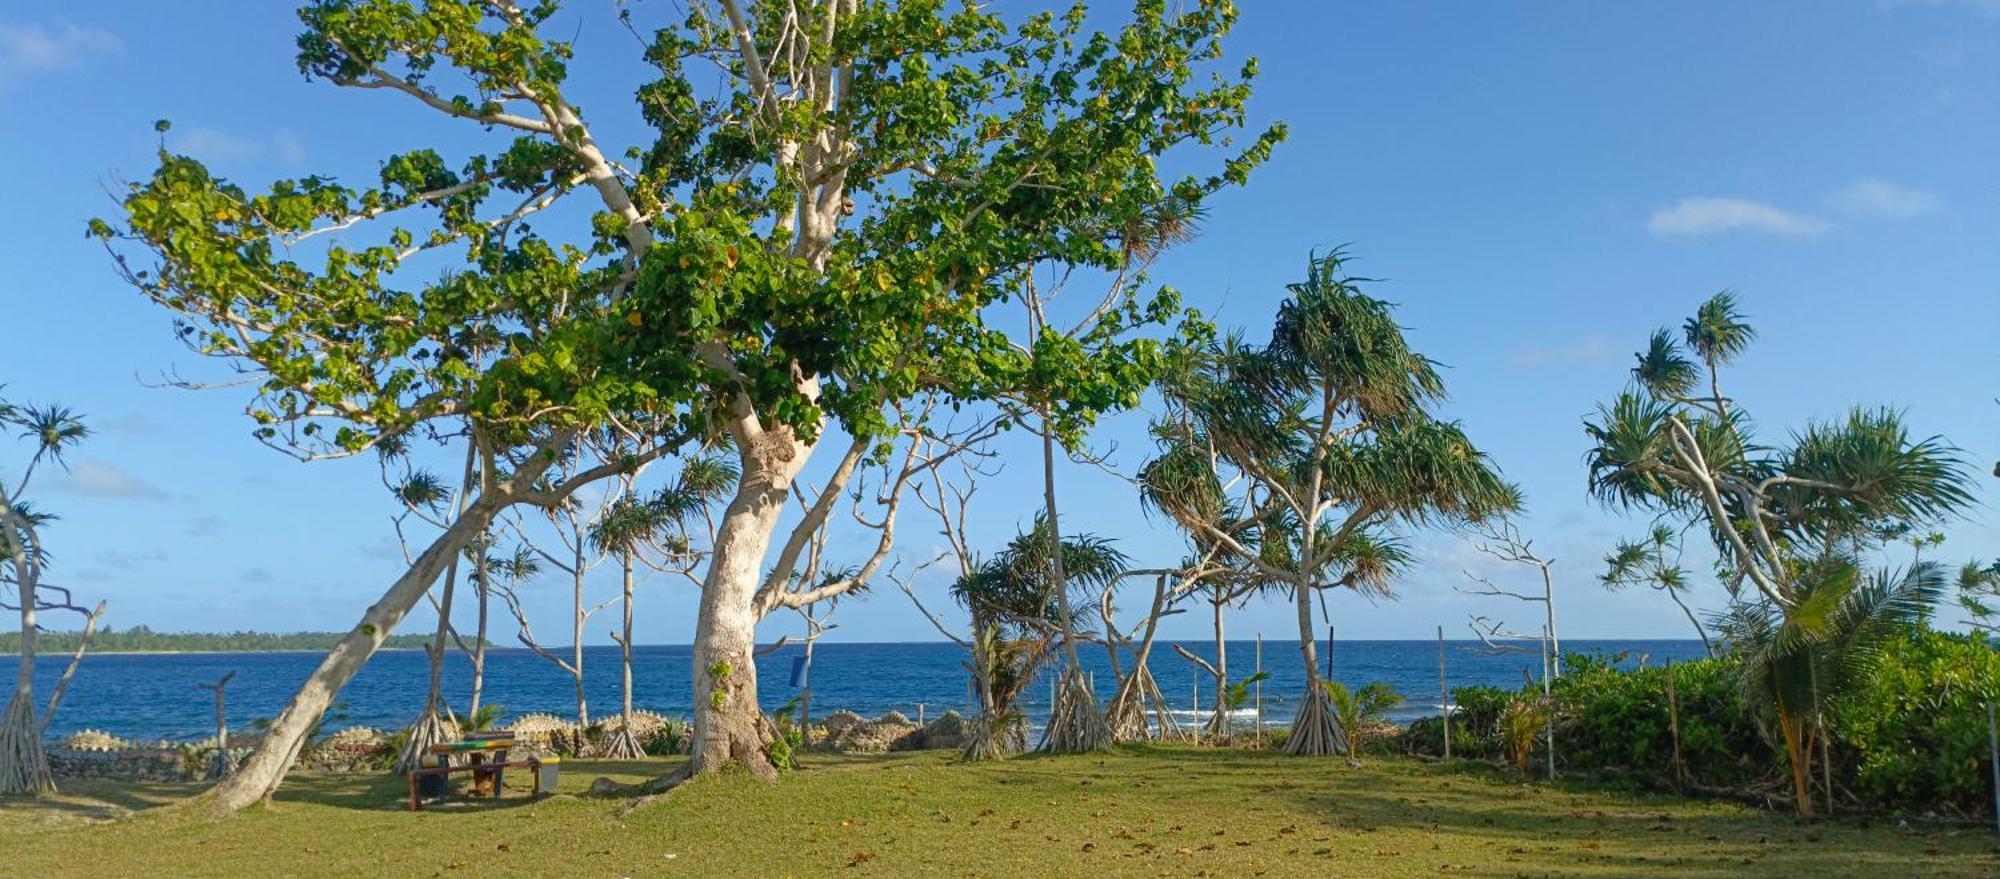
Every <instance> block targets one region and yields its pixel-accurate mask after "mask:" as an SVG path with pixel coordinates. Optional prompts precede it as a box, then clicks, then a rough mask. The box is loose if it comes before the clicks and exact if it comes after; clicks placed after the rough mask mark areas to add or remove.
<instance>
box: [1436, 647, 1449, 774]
mask: <svg viewBox="0 0 2000 879" xmlns="http://www.w3.org/2000/svg"><path fill="white" fill-rule="evenodd" d="M1438 693H1439V694H1440V697H1439V700H1438V704H1440V705H1442V706H1444V758H1445V759H1446V760H1450V759H1451V687H1450V686H1449V685H1447V684H1446V683H1445V677H1444V627H1443V626H1439V627H1438Z"/></svg>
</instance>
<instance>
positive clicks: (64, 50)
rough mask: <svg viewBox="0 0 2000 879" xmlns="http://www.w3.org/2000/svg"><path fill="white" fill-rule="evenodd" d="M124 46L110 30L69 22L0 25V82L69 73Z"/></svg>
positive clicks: (1, 23) (0, 23)
mask: <svg viewBox="0 0 2000 879" xmlns="http://www.w3.org/2000/svg"><path fill="white" fill-rule="evenodd" d="M124 47H125V44H124V42H123V41H121V40H119V39H118V37H117V35H116V34H113V33H111V32H110V31H103V30H98V29H96V28H88V27H78V26H77V25H75V24H71V23H69V22H62V23H60V24H58V25H56V26H54V27H42V26H39V25H12V24H7V23H4V22H0V82H4V81H6V80H8V79H13V78H16V77H28V76H33V75H35V74H39V73H52V72H55V71H59V70H69V69H72V68H75V67H77V66H79V65H81V64H83V63H84V62H85V61H86V60H88V59H89V58H91V57H93V56H98V55H112V54H116V53H118V52H119V51H121V50H123V49H124Z"/></svg>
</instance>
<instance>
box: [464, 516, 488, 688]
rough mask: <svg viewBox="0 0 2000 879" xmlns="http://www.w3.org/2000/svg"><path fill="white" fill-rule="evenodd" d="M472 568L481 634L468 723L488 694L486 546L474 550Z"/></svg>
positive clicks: (474, 656) (474, 655) (475, 644)
mask: <svg viewBox="0 0 2000 879" xmlns="http://www.w3.org/2000/svg"><path fill="white" fill-rule="evenodd" d="M472 570H473V571H475V572H476V573H477V575H478V579H475V580H473V581H472V586H473V591H475V592H477V593H478V594H479V634H478V635H476V636H475V637H474V638H473V639H472V704H471V705H470V706H468V707H467V708H466V713H465V719H466V721H467V722H468V723H470V722H472V719H473V718H475V717H478V716H479V702H480V699H481V698H483V697H484V696H485V695H486V612H487V602H488V599H490V598H491V597H492V594H493V584H492V582H491V580H492V577H493V572H492V571H491V570H488V569H487V558H486V548H485V547H484V546H481V547H480V548H479V549H476V550H474V551H473V554H472Z"/></svg>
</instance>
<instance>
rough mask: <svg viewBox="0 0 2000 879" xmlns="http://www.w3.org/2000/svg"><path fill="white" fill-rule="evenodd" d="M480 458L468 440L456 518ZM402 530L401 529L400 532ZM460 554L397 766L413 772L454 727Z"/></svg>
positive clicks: (451, 567)
mask: <svg viewBox="0 0 2000 879" xmlns="http://www.w3.org/2000/svg"><path fill="white" fill-rule="evenodd" d="M478 460H479V446H478V443H477V442H473V441H468V442H467V443H466V447H465V472H464V474H463V476H461V477H460V479H459V491H458V496H457V497H454V498H452V517H453V518H454V519H456V518H458V517H460V516H462V515H464V513H465V504H466V498H467V497H469V496H470V495H471V494H472V488H473V473H474V470H473V468H474V466H475V465H476V464H477V462H478ZM400 532H401V529H400V528H398V533H400ZM459 557H460V553H458V552H453V553H452V554H451V561H450V562H449V563H447V565H446V566H445V572H444V586H443V587H442V588H441V589H439V594H438V598H437V601H436V602H435V608H436V610H437V632H436V633H435V634H434V635H433V636H432V637H431V643H430V644H429V645H428V646H426V647H425V648H424V652H425V654H426V658H427V659H428V660H429V661H430V680H429V683H428V687H427V688H426V689H425V690H424V707H423V710H422V711H419V712H418V713H417V719H416V720H415V721H414V722H412V723H411V724H410V734H409V736H408V737H406V738H405V739H404V740H403V748H402V750H401V751H400V752H398V753H397V754H396V762H395V764H394V769H395V771H397V772H409V771H410V770H412V769H416V768H417V767H418V766H419V765H421V763H422V760H423V755H424V752H425V751H427V750H429V748H430V746H432V745H435V744H438V743H440V742H443V741H446V740H447V739H449V738H450V737H451V734H452V729H450V728H447V727H446V726H445V723H444V717H443V714H449V713H450V710H451V709H450V708H448V707H446V706H445V705H444V656H445V650H446V649H447V648H448V645H449V641H450V639H451V638H452V630H451V609H452V606H453V604H454V603H455V599H456V597H457V596H456V592H457V585H458V562H459Z"/></svg>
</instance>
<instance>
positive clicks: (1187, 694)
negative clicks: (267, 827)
mask: <svg viewBox="0 0 2000 879" xmlns="http://www.w3.org/2000/svg"><path fill="white" fill-rule="evenodd" d="M1179 643H1180V644H1181V645H1182V646H1184V647H1186V648H1187V649H1188V650H1189V652H1192V653H1195V654H1196V655H1199V656H1202V657H1204V658H1211V659H1212V657H1213V655H1214V642H1213V641H1182V642H1179ZM1320 647H1321V649H1322V650H1324V649H1325V644H1324V642H1322V643H1321V645H1320ZM1528 648H1529V651H1530V652H1526V653H1508V654H1500V655H1496V654H1494V653H1493V652H1491V651H1490V650H1489V649H1488V648H1487V647H1486V646H1485V645H1483V644H1480V643H1479V642H1477V641H1447V642H1445V651H1444V652H1445V666H1446V674H1447V675H1448V678H1449V682H1450V685H1451V686H1453V687H1458V686H1465V685H1471V684H1486V685H1492V686H1499V687H1507V688H1517V687H1519V686H1521V685H1522V683H1523V681H1524V680H1526V678H1525V677H1524V675H1526V674H1529V673H1532V674H1534V675H1536V676H1539V675H1540V673H1541V660H1540V657H1539V656H1538V655H1537V654H1536V653H1534V652H1532V651H1533V645H1532V644H1530V645H1528ZM1256 649H1257V645H1256V643H1255V642H1253V641H1230V642H1229V671H1230V675H1231V677H1232V679H1240V678H1243V677H1245V676H1248V675H1249V674H1250V673H1251V672H1252V671H1253V670H1254V669H1255V668H1256ZM1081 650H1082V658H1083V663H1084V665H1085V667H1086V669H1088V670H1089V671H1090V673H1091V677H1092V680H1093V683H1094V685H1095V687H1096V689H1097V691H1098V694H1099V697H1100V698H1108V697H1109V696H1110V694H1111V692H1112V690H1113V689H1114V687H1115V686H1116V682H1115V681H1114V680H1112V677H1111V673H1110V670H1109V669H1110V666H1109V664H1108V662H1107V660H1106V657H1105V651H1104V649H1103V647H1102V646H1099V645H1083V646H1082V647H1081ZM1563 650H1564V652H1565V653H1568V654H1575V653H1585V654H1600V655H1605V656H1609V657H1612V658H1614V659H1616V660H1617V661H1619V662H1622V663H1626V664H1638V663H1642V662H1643V663H1661V662H1668V661H1680V660H1684V659H1693V658H1697V657H1699V656H1701V655H1702V647H1701V643H1700V642H1698V641H1588V640H1576V641H1565V642H1564V643H1563ZM802 651H803V647H802V646H800V645H797V644H788V645H786V646H784V647H782V648H780V649H779V650H777V651H775V652H772V653H769V654H766V655H764V656H762V657H759V658H758V660H757V679H758V694H759V697H760V698H761V700H762V701H763V703H764V706H765V708H766V709H773V708H777V707H779V706H781V705H783V704H784V703H785V702H787V701H788V700H790V699H791V698H792V697H793V696H795V695H797V691H796V690H795V689H793V688H792V687H791V686H790V685H789V681H790V676H791V672H792V667H793V661H794V658H795V657H797V656H799V655H801V653H802ZM690 653H691V651H690V648H689V647H687V646H685V645H664V646H642V647H638V648H636V649H635V650H634V651H633V670H632V673H633V688H634V691H635V694H634V702H635V704H636V705H637V706H638V707H640V708H645V709H649V710H652V711H657V712H660V713H662V714H667V715H670V716H675V715H679V716H685V715H686V714H687V713H688V711H689V708H690V706H691V704H692V698H693V694H692V693H691V692H690V690H691V687H690V684H689V655H690ZM321 656H322V654H320V653H317V652H287V653H169V654H96V655H89V656H86V657H84V660H83V664H82V666H81V667H80V668H79V669H78V670H77V674H76V678H75V679H74V680H73V681H71V682H70V686H69V690H68V692H67V693H66V694H65V695H64V697H63V702H62V706H61V708H60V709H59V710H58V711H57V713H56V718H55V721H54V723H53V724H52V725H51V726H50V735H51V736H56V737H59V736H62V735H65V734H67V733H69V732H73V731H75V730H78V729H85V728H89V729H100V730H104V731H106V732H109V733H111V734H113V735H117V736H120V737H124V738H143V739H149V740H150V739H160V738H164V739H169V740H185V739H195V738H200V737H204V736H207V735H209V734H211V733H212V732H213V731H214V725H215V703H214V701H213V699H212V698H211V696H210V694H209V693H208V692H207V691H205V690H202V689H199V685H200V684H204V683H209V682H212V681H214V680H215V679H216V678H219V677H221V676H222V675H224V674H227V673H229V672H232V671H233V672H235V673H236V677H235V678H234V679H233V680H231V682H230V684H229V691H228V692H229V702H228V709H229V722H230V727H231V728H232V729H242V728H244V727H246V726H248V725H249V723H250V721H251V720H252V719H253V718H259V717H271V716H273V715H276V714H277V712H278V711H279V709H281V708H283V707H284V704H285V702H286V701H287V700H289V699H290V698H291V696H292V694H293V692H295V691H296V690H297V689H298V686H299V684H300V683H302V682H303V681H304V680H305V679H306V676H307V675H309V674H310V673H311V672H312V669H313V668H314V667H315V666H316V665H318V663H319V661H320V658H321ZM68 659H69V657H68V656H61V657H55V656H44V657H41V658H40V661H38V662H37V663H36V664H35V674H36V678H37V687H36V693H37V695H38V696H39V697H40V698H41V699H43V700H46V699H47V698H48V694H49V692H50V689H51V688H52V687H53V686H54V684H55V680H56V678H57V676H59V675H60V674H61V672H62V668H63V666H64V665H65V664H66V663H67V662H68ZM965 659H966V655H965V651H964V650H962V649H961V648H959V647H958V646H957V645H955V644H951V643H949V642H926V643H897V644H851V643H849V644H837V643H822V644H819V645H817V646H816V647H815V648H814V652H813V668H812V681H811V682H812V685H813V696H812V709H813V715H814V716H815V717H821V716H824V715H825V714H826V713H828V712H831V711H834V710H837V709H843V708H844V709H849V710H852V711H857V712H859V713H861V714H863V715H866V716H869V717H874V716H877V715H879V714H882V713H883V712H887V711H890V710H896V711H901V712H903V713H904V714H907V715H909V716H910V717H912V718H915V717H916V716H917V715H918V712H919V711H922V712H923V713H924V714H925V715H927V716H930V717H935V716H937V715H938V714H940V713H942V712H944V711H946V710H948V709H957V710H960V711H964V710H965V708H966V704H967V690H966V677H967V673H966V670H965V667H964V665H963V663H964V661H965ZM1302 661H1303V660H1301V658H1300V656H1299V652H1298V647H1297V644H1296V642H1286V641H1280V640H1267V641H1265V642H1264V645H1263V668H1264V670H1265V671H1267V672H1269V673H1270V675H1271V676H1270V679H1269V680H1267V681H1266V682H1265V683H1264V687H1263V691H1264V714H1265V722H1266V723H1268V724H1278V723H1283V722H1285V721H1286V720H1288V719H1289V718H1290V717H1291V707H1290V706H1291V705H1293V704H1294V703H1295V700H1296V699H1297V698H1298V697H1299V695H1300V694H1301V693H1302V692H1303V690H1304V685H1305V684H1304V682H1305V673H1304V671H1303V669H1302V668H1301V663H1302ZM1321 661H1322V663H1323V662H1324V661H1325V658H1324V654H1323V653H1322V656H1321ZM15 662H16V659H15V658H14V657H11V656H8V657H0V673H4V674H5V675H6V678H5V679H8V680H11V679H12V676H13V674H14V669H15V667H16V666H15ZM1151 665H1152V668H1153V674H1154V677H1155V678H1156V679H1157V680H1158V681H1159V684H1160V689H1161V691H1162V692H1163V693H1164V694H1165V695H1166V696H1167V699H1168V701H1169V702H1171V703H1172V704H1173V706H1174V707H1175V708H1176V709H1177V710H1178V711H1180V712H1182V714H1183V717H1188V718H1191V717H1193V716H1194V714H1193V711H1194V708H1195V702H1196V699H1197V698H1198V699H1199V701H1200V704H1201V706H1202V710H1203V711H1204V712H1206V711H1208V710H1211V709H1212V702H1211V698H1212V696H1213V694H1214V689H1213V684H1212V683H1211V679H1210V678H1209V677H1208V675H1207V673H1206V672H1203V671H1201V670H1200V669H1198V668H1196V667H1195V666H1194V664H1193V663H1190V662H1188V661H1187V660H1186V659H1183V658H1181V657H1180V656H1179V655H1178V654H1176V653H1175V652H1174V650H1173V643H1172V642H1161V643H1159V644H1157V645H1155V647H1154V653H1153V658H1152V661H1151ZM1334 677H1335V678H1336V679H1338V680H1340V681H1341V682H1343V683H1345V684H1347V685H1348V686H1350V687H1359V686H1362V685H1365V684H1368V683H1371V682H1374V681H1385V682H1387V683H1389V684H1390V685H1391V686H1393V687H1395V689H1396V691H1397V692H1398V693H1400V694H1402V695H1403V697H1404V698H1405V700H1406V702H1405V704H1403V705H1402V706H1400V707H1399V708H1397V709H1396V710H1395V711H1393V712H1391V715H1390V717H1391V719H1393V720H1397V721H1405V722H1406V721H1409V720H1412V719H1415V718H1418V717H1423V716H1428V715H1435V714H1437V713H1438V709H1439V695H1438V645H1437V642H1435V641H1341V642H1338V643H1337V644H1336V645H1335V650H1334ZM427 679H428V663H427V662H426V660H425V657H424V654H423V653H422V652H420V651H415V650H401V651H385V652H382V653H378V654H376V655H375V656H374V657H373V658H372V659H370V660H369V661H368V664H367V665H366V666H365V667H364V668H362V670H361V673H360V674H358V675H356V676H355V677H354V679H353V680H352V681H350V682H349V683H348V685H347V686H346V688H344V689H343V690H342V691H341V693H340V696H339V703H338V706H339V707H338V708H337V709H336V710H335V711H334V712H332V713H331V716H330V719H329V721H328V724H327V728H328V729H339V728H342V727H348V726H371V727H377V728H385V729H394V728H397V727H400V726H402V725H404V724H407V723H409V721H410V720H411V718H412V717H413V716H414V715H415V714H416V712H417V711H418V709H420V708H421V707H422V705H423V698H424V688H425V684H426V681H427ZM471 680H472V664H471V662H470V661H469V660H467V659H466V657H464V656H463V655H461V654H459V653H457V652H453V653H452V654H451V655H450V656H449V657H448V658H447V660H446V664H445V675H444V687H445V694H446V697H447V698H448V699H449V700H450V702H451V703H452V705H454V706H456V707H458V708H459V709H460V710H463V709H464V707H465V705H466V703H467V701H468V697H469V694H470V691H471ZM584 684H585V694H586V697H587V698H588V700H589V705H590V712H591V716H592V717H601V716H605V715H608V714H610V713H613V712H615V711H616V710H617V708H618V704H619V692H618V689H619V664H618V650H617V648H615V647H610V646H604V647H586V648H584ZM1197 689H1198V690H1199V692H1198V693H1197ZM485 700H486V701H487V702H488V703H493V704H498V705H501V706H504V707H505V708H506V711H507V714H509V715H520V714H526V713H530V712H547V713H551V714H557V715H560V716H565V717H567V716H572V715H573V714H574V713H575V696H574V691H573V688H572V685H571V681H570V678H569V676H568V675H567V674H566V673H564V672H563V671H562V670H560V669H558V668H556V666H555V665H554V664H553V663H550V662H549V661H547V660H545V659H542V658H540V657H538V656H536V655H535V654H533V653H531V652H529V651H527V650H523V649H518V648H508V649H494V650H493V651H491V652H490V653H489V655H488V657H487V661H486V695H485ZM1025 702H1026V704H1025V705H1023V706H1021V707H1022V708H1023V709H1024V710H1025V711H1026V712H1027V713H1028V716H1029V719H1030V722H1031V723H1035V724H1037V725H1038V724H1039V723H1040V721H1041V719H1042V718H1044V717H1046V716H1047V712H1048V707H1049V687H1048V686H1047V684H1046V682H1042V683H1038V684H1037V685H1035V686H1033V687H1030V688H1029V689H1028V692H1027V694H1026V699H1025ZM1254 713H1255V711H1254V709H1250V710H1246V711H1245V712H1244V714H1245V715H1246V719H1247V716H1248V715H1254Z"/></svg>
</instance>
